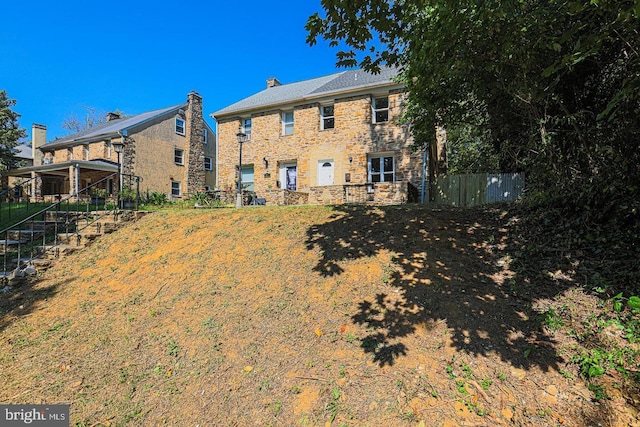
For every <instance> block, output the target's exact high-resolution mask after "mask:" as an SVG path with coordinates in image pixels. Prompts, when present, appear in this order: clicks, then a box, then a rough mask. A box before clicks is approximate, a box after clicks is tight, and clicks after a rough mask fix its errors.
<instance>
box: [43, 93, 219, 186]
mask: <svg viewBox="0 0 640 427" xmlns="http://www.w3.org/2000/svg"><path fill="white" fill-rule="evenodd" d="M176 118H178V119H180V120H184V122H185V123H184V124H185V129H184V135H182V134H180V133H178V132H177V131H176ZM205 129H206V130H207V132H208V140H207V143H206V144H205V143H204V142H205V138H204V130H205ZM54 142H55V141H54ZM114 142H122V143H123V144H124V150H123V153H122V154H121V155H120V161H121V164H122V172H123V173H124V174H128V175H135V176H138V177H140V183H139V184H140V187H139V188H140V191H142V192H146V191H150V192H153V191H158V192H162V193H165V194H167V195H171V193H172V183H179V185H180V190H181V195H180V196H178V197H185V196H188V195H189V194H192V193H195V192H197V191H200V190H202V189H204V188H205V187H209V188H214V187H215V186H216V173H215V158H216V145H215V134H214V133H213V131H212V130H211V128H210V127H209V126H208V125H207V124H206V123H205V121H204V118H203V113H202V97H201V96H200V95H199V94H198V93H196V92H192V93H190V94H189V95H188V102H187V103H186V104H185V105H184V108H180V109H176V111H173V112H170V113H167V114H164V115H160V116H157V117H154V118H153V119H152V120H149V121H144V122H142V123H140V124H139V125H136V126H133V127H131V128H128V129H127V132H126V136H124V135H122V136H115V137H114V136H113V135H109V137H105V139H102V140H100V139H98V140H92V141H90V142H88V143H69V144H65V145H64V146H61V147H56V146H53V147H52V148H48V147H47V146H43V147H42V151H43V152H44V161H43V163H45V164H53V163H61V162H67V161H71V160H86V161H90V160H106V161H109V162H112V163H114V164H117V162H118V155H117V153H116V151H115V149H114V147H113V143H114ZM176 150H182V153H183V161H182V163H178V162H176ZM205 156H206V157H209V158H210V159H211V162H210V163H211V166H212V170H210V171H205V165H204V161H205ZM102 175H103V176H104V175H105V173H102ZM69 176H70V177H71V176H72V174H70V175H69ZM96 180H97V179H96V177H93V176H92V174H91V173H89V172H88V171H84V170H83V171H81V174H80V182H79V183H80V187H81V188H84V187H85V186H87V185H88V184H90V183H91V182H96ZM72 181H73V179H70V178H67V179H66V180H65V184H64V191H65V192H66V191H71V190H72V189H73V182H72ZM124 182H125V184H127V179H125V181H124Z"/></svg>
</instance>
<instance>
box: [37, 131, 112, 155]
mask: <svg viewBox="0 0 640 427" xmlns="http://www.w3.org/2000/svg"><path fill="white" fill-rule="evenodd" d="M119 136H120V134H118V133H117V132H109V133H102V134H100V135H95V136H89V137H86V138H78V139H72V140H71V141H65V142H50V143H48V144H44V145H43V146H41V147H38V148H39V149H40V150H41V151H50V150H57V149H60V148H68V147H73V146H75V145H82V144H90V143H92V142H96V141H103V140H105V139H110V138H117V137H119Z"/></svg>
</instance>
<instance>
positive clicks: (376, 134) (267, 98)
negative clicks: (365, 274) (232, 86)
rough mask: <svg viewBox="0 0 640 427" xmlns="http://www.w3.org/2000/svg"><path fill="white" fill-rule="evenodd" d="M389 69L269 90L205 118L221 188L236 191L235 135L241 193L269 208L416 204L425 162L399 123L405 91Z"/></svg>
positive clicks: (342, 74)
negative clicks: (214, 134)
mask: <svg viewBox="0 0 640 427" xmlns="http://www.w3.org/2000/svg"><path fill="white" fill-rule="evenodd" d="M396 73H397V72H396V71H395V70H393V69H383V70H381V73H379V74H376V75H373V74H369V73H367V72H365V71H363V70H350V71H344V72H339V73H336V74H332V75H329V76H325V77H319V78H315V79H311V80H305V81H301V82H297V83H291V84H284V85H281V84H280V83H279V82H278V81H277V80H276V79H270V80H268V81H267V89H265V90H263V91H261V92H259V93H257V94H255V95H252V96H250V97H248V98H245V99H243V100H241V101H239V102H237V103H235V104H232V105H230V106H228V107H226V108H223V109H222V110H220V111H217V112H215V113H213V114H211V116H212V117H213V118H215V120H216V121H217V131H218V144H217V147H218V162H217V168H218V187H219V188H220V189H221V190H227V191H233V189H234V188H235V187H236V183H237V179H238V163H239V145H240V144H239V143H238V142H237V138H236V134H237V133H238V132H239V131H242V132H243V133H244V134H246V135H247V141H246V142H245V143H244V144H242V145H243V147H242V149H243V151H242V170H241V172H242V184H243V188H245V189H246V190H249V191H255V193H256V194H257V196H258V197H260V198H265V199H266V200H267V202H269V203H276V204H298V203H309V204H325V203H351V202H373V203H382V204H384V203H402V202H406V201H412V200H417V199H418V194H419V192H420V189H421V183H422V180H423V178H424V177H423V171H424V165H423V161H422V159H423V154H422V153H421V152H414V151H412V150H411V149H410V146H411V144H412V143H413V141H412V138H411V135H410V132H409V127H408V125H406V124H404V125H402V124H399V123H398V122H399V119H400V118H401V116H402V108H403V100H404V96H405V90H404V86H403V85H402V84H399V83H396V82H394V81H393V77H394V76H395V75H396Z"/></svg>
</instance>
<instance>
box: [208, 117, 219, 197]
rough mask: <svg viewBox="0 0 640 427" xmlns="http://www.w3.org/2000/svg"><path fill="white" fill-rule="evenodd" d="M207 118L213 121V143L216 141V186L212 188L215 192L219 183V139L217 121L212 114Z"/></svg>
mask: <svg viewBox="0 0 640 427" xmlns="http://www.w3.org/2000/svg"><path fill="white" fill-rule="evenodd" d="M209 117H211V118H212V119H213V122H214V123H215V125H216V130H215V131H214V132H215V135H216V137H215V141H216V146H215V149H216V185H215V186H214V190H217V189H218V183H219V182H220V167H219V166H220V159H219V155H220V149H219V147H220V144H219V141H218V139H219V138H220V137H219V135H218V120H216V118H215V117H214V116H213V114H209Z"/></svg>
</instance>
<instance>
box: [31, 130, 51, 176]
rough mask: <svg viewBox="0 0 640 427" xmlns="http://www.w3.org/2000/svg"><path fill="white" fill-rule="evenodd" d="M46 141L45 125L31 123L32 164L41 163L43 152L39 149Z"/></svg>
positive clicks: (37, 164)
mask: <svg viewBox="0 0 640 427" xmlns="http://www.w3.org/2000/svg"><path fill="white" fill-rule="evenodd" d="M46 143H47V127H46V126H45V125H39V124H38V123H33V124H32V125H31V151H32V153H33V164H34V165H35V166H39V165H41V164H42V158H43V157H44V153H43V152H42V151H41V150H40V147H42V146H43V145H44V144H46Z"/></svg>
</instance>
